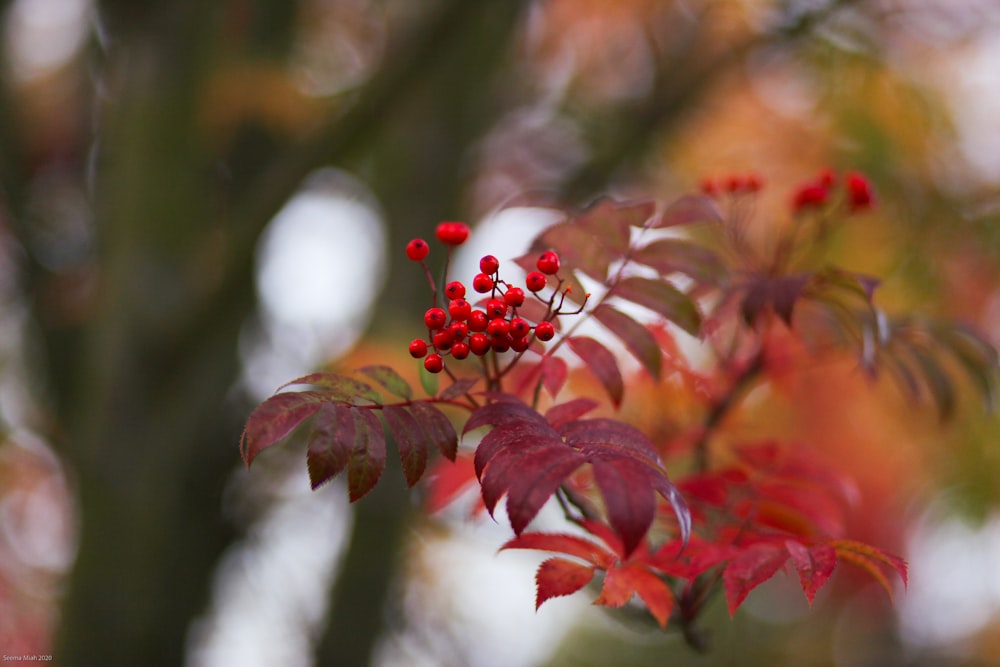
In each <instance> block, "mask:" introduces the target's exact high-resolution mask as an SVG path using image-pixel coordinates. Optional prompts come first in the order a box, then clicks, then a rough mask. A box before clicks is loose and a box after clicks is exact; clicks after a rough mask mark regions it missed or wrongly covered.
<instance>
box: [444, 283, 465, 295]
mask: <svg viewBox="0 0 1000 667" xmlns="http://www.w3.org/2000/svg"><path fill="white" fill-rule="evenodd" d="M444 295H445V296H446V297H448V298H449V299H461V298H462V297H464V296H465V285H463V284H462V283H460V282H458V281H457V280H456V281H454V282H450V283H448V285H447V286H445V288H444Z"/></svg>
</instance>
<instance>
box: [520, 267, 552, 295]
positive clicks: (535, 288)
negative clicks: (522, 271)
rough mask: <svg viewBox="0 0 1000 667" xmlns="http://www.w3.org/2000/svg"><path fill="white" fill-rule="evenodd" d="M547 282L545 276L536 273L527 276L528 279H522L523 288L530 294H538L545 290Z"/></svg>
mask: <svg viewBox="0 0 1000 667" xmlns="http://www.w3.org/2000/svg"><path fill="white" fill-rule="evenodd" d="M547 282H548V281H547V280H546V279H545V274H543V273H539V272H538V271H532V272H531V273H529V274H528V277H527V278H525V279H524V286H525V287H527V288H528V289H529V290H530V291H532V292H540V291H542V290H543V289H545V285H546V283H547Z"/></svg>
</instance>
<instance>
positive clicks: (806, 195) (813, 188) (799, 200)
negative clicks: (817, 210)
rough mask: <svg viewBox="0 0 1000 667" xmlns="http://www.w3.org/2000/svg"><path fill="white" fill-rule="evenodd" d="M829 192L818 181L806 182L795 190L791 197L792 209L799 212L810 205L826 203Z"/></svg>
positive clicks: (816, 205) (817, 205)
mask: <svg viewBox="0 0 1000 667" xmlns="http://www.w3.org/2000/svg"><path fill="white" fill-rule="evenodd" d="M828 194H829V192H828V191H827V189H826V187H825V186H823V185H822V184H819V183H806V184H805V185H803V186H800V187H799V189H798V190H796V191H795V195H794V197H793V198H792V209H793V210H794V211H795V212H799V211H801V210H802V209H805V208H810V207H819V206H822V205H823V204H825V203H826V199H827V196H828Z"/></svg>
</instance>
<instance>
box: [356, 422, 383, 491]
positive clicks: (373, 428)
mask: <svg viewBox="0 0 1000 667" xmlns="http://www.w3.org/2000/svg"><path fill="white" fill-rule="evenodd" d="M351 413H352V414H353V416H354V450H353V452H352V453H351V458H350V461H348V464H347V488H348V491H349V494H350V498H351V502H352V503H353V502H354V501H356V500H358V499H359V498H361V497H362V496H364V495H365V494H366V493H368V492H369V491H371V490H372V489H373V488H374V487H375V484H377V483H378V480H379V478H380V477H381V476H382V471H383V470H385V432H384V431H383V430H382V423H381V422H380V421H379V419H378V417H376V416H375V414H374V413H373V411H372V410H362V409H356V408H355V409H352V410H351Z"/></svg>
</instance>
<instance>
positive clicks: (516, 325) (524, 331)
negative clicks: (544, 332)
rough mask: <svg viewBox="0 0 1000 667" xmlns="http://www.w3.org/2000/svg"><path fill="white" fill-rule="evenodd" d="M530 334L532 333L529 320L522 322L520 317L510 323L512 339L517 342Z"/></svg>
mask: <svg viewBox="0 0 1000 667" xmlns="http://www.w3.org/2000/svg"><path fill="white" fill-rule="evenodd" d="M529 333H531V325H530V324H528V322H527V320H522V319H521V318H520V317H515V318H514V319H512V320H511V321H510V337H511V338H513V339H515V340H517V339H518V338H524V337H525V336H527V335H528V334H529Z"/></svg>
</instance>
